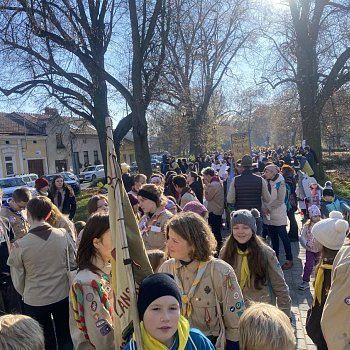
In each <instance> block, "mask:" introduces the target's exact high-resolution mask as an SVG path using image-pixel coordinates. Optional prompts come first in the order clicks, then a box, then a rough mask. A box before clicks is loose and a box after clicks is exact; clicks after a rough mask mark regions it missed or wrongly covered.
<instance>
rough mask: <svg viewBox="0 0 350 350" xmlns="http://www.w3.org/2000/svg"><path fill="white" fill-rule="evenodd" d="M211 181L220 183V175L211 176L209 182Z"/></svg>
mask: <svg viewBox="0 0 350 350" xmlns="http://www.w3.org/2000/svg"><path fill="white" fill-rule="evenodd" d="M212 182H219V183H221V180H220V177H219V176H213V177H212V179H211V180H210V183H212Z"/></svg>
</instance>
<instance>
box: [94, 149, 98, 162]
mask: <svg viewBox="0 0 350 350" xmlns="http://www.w3.org/2000/svg"><path fill="white" fill-rule="evenodd" d="M94 161H95V162H97V161H98V151H94Z"/></svg>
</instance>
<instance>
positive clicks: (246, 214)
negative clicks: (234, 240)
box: [231, 209, 260, 233]
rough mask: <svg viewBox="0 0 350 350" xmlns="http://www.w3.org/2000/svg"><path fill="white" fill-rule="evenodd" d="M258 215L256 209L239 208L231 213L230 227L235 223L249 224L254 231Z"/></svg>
mask: <svg viewBox="0 0 350 350" xmlns="http://www.w3.org/2000/svg"><path fill="white" fill-rule="evenodd" d="M259 217H260V213H259V210H258V209H252V210H247V209H241V210H236V211H234V212H232V213H231V227H233V226H234V225H237V224H243V225H247V226H249V227H250V228H251V229H252V231H253V232H254V233H256V231H257V227H256V219H257V218H259Z"/></svg>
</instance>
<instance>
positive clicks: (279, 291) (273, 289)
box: [232, 244, 291, 317]
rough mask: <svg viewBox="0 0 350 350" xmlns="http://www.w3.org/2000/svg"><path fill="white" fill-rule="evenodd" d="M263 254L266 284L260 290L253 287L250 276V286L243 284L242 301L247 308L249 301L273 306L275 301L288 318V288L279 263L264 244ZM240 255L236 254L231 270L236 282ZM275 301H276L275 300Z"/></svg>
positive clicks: (239, 271) (238, 277)
mask: <svg viewBox="0 0 350 350" xmlns="http://www.w3.org/2000/svg"><path fill="white" fill-rule="evenodd" d="M262 249H263V254H264V255H265V257H264V259H265V265H266V273H267V282H266V284H265V285H264V286H263V287H262V288H261V289H256V288H255V287H254V278H253V276H251V279H250V285H248V283H245V285H244V287H243V288H242V293H243V296H244V300H245V302H246V304H247V306H249V302H250V301H255V302H261V303H268V304H272V305H275V304H276V301H277V306H278V308H279V309H280V310H281V311H283V312H284V313H285V314H286V315H287V316H288V317H290V316H291V315H290V312H291V298H290V296H289V287H288V285H287V283H286V281H285V279H284V274H283V271H282V268H281V265H280V263H279V262H278V259H277V257H276V254H275V252H274V251H273V249H271V248H270V247H268V246H267V245H266V244H264V245H263V247H262ZM241 266H242V255H239V254H237V257H236V263H235V264H234V266H232V267H233V270H234V271H235V273H236V275H237V279H238V281H241ZM275 299H276V300H275Z"/></svg>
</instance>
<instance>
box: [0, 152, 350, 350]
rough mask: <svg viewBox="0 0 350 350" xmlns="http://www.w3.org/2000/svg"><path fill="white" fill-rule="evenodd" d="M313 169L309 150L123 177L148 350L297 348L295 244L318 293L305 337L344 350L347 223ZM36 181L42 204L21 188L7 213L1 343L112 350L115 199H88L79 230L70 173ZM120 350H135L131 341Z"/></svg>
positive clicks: (1, 230) (225, 157)
mask: <svg viewBox="0 0 350 350" xmlns="http://www.w3.org/2000/svg"><path fill="white" fill-rule="evenodd" d="M317 166H318V161H317V158H316V156H315V154H314V152H312V150H311V149H310V147H308V146H306V147H304V148H300V149H296V148H294V147H291V148H283V147H279V148H277V149H276V150H270V149H258V150H255V151H254V152H253V154H252V155H245V156H243V157H242V158H241V159H239V160H236V161H235V162H233V160H232V158H231V156H230V154H229V153H225V154H220V153H219V152H217V153H213V154H211V155H206V156H205V157H197V158H196V159H195V160H194V161H193V162H190V161H187V160H186V159H180V160H178V161H176V159H175V158H174V157H169V156H164V158H163V162H162V165H161V171H159V172H155V173H154V174H152V175H151V176H150V177H149V178H148V177H147V176H146V175H144V174H137V175H135V176H131V175H130V174H128V171H127V168H124V169H123V170H124V171H123V172H124V174H123V182H124V186H125V190H126V192H127V193H128V196H129V200H130V203H131V206H132V208H133V211H134V214H135V220H137V223H138V226H139V229H140V233H141V235H142V238H143V242H144V246H145V248H146V250H147V253H148V256H149V260H150V263H151V265H152V268H153V271H154V273H153V274H152V275H149V276H148V277H146V278H145V279H144V280H143V281H142V283H141V285H140V287H139V291H138V301H137V310H138V313H139V316H140V321H141V323H140V328H141V335H142V345H143V348H144V349H146V350H151V349H171V350H176V349H186V350H189V349H219V350H231V349H232V350H233V349H245V350H258V349H271V350H275V349H276V350H277V349H286V350H292V349H294V348H295V346H296V340H295V334H294V329H293V324H292V313H291V297H290V291H289V287H288V284H287V283H286V280H285V277H284V271H285V270H289V269H291V268H292V267H293V264H294V260H295V258H296V257H293V255H292V244H293V243H292V242H297V241H299V240H300V244H301V245H302V246H303V247H304V248H305V249H306V261H305V267H304V271H303V275H302V276H300V285H299V286H298V288H299V289H300V290H301V291H305V290H307V289H309V288H310V280H311V275H312V273H314V274H315V281H314V290H315V292H314V300H313V304H312V305H310V310H309V312H308V317H307V323H306V331H307V333H308V335H309V336H310V337H311V339H312V340H313V341H314V343H315V344H316V345H317V348H318V349H330V350H333V349H334V350H341V349H348V348H349V344H350V327H349V326H348V322H347V321H346V320H347V316H349V314H350V312H349V310H350V309H349V308H350V306H349V305H350V292H349V291H350V279H349V277H348V276H349V274H348V269H349V268H350V267H349V266H350V265H349V263H350V250H349V249H350V248H349V240H348V238H347V235H348V231H349V225H348V223H347V222H346V221H345V220H344V219H343V216H342V214H341V212H340V211H341V200H340V199H339V198H336V197H335V195H334V191H333V189H332V184H331V183H329V182H327V183H326V184H325V185H324V186H321V184H319V183H318V182H317V180H316V178H315V176H314V175H315V173H317V171H316V169H317ZM233 173H234V175H235V176H234V177H232V174H233ZM35 187H36V193H35V194H34V196H33V197H32V196H31V193H30V192H29V191H28V190H27V189H25V188H20V189H17V190H15V192H14V194H13V198H12V199H11V200H10V201H8V202H7V203H5V204H4V205H3V207H2V209H1V211H0V254H1V255H0V276H1V279H0V283H1V284H0V312H1V314H2V315H3V316H0V345H1V349H24V350H26V349H36V350H43V349H50V350H51V349H59V350H60V349H62V350H66V349H67V350H68V349H69V350H71V349H76V350H83V349H84V350H85V349H101V350H112V349H114V348H115V345H114V336H115V334H114V325H113V306H114V305H113V303H114V299H113V290H112V287H111V265H110V259H111V254H112V240H111V231H110V226H109V225H110V223H109V220H110V218H109V215H108V213H109V203H108V199H107V197H105V196H104V195H102V194H97V195H94V196H92V197H91V198H90V199H89V201H88V203H87V211H88V217H87V220H86V222H82V221H78V222H74V223H73V219H74V215H75V211H76V201H75V197H74V192H73V191H72V189H71V188H70V187H69V185H67V184H65V182H64V179H63V178H62V177H60V176H57V177H56V178H55V179H53V182H52V185H51V186H49V183H48V181H47V180H46V179H45V178H39V179H38V180H37V181H36V184H35ZM0 194H1V192H0ZM296 211H300V213H301V214H302V220H303V227H302V230H301V232H300V235H299V229H298V223H297V221H296V217H295V215H296ZM287 227H289V231H287ZM224 230H225V231H224ZM225 232H226V233H227V238H226V239H224V238H223V236H224V235H223V233H225ZM280 240H281V241H282V244H283V247H284V252H285V258H282V257H281V254H280V247H279V242H280ZM280 261H281V262H283V264H280ZM332 270H333V273H332ZM338 321H339V322H338ZM335 324H336V325H337V327H334V325H335ZM125 349H127V350H129V349H131V350H133V349H137V344H136V341H135V339H134V338H131V339H130V341H129V342H128V343H127V344H126V346H125Z"/></svg>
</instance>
